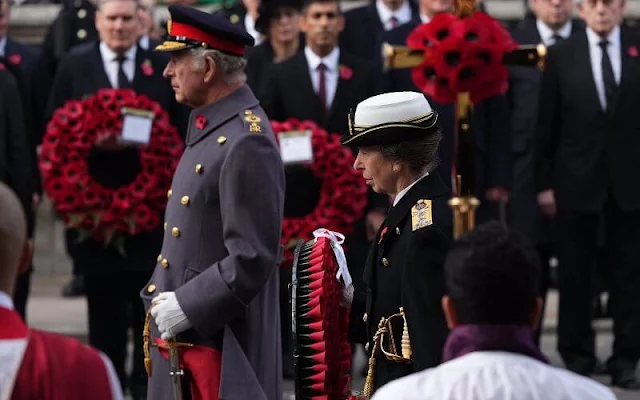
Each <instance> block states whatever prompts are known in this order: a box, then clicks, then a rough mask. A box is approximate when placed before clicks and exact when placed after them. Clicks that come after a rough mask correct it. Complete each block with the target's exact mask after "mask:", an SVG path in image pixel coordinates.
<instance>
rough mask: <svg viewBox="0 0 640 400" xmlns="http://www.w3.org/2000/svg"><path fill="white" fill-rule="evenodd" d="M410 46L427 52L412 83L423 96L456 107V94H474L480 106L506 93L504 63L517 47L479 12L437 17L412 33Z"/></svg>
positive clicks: (506, 72) (472, 98)
mask: <svg viewBox="0 0 640 400" xmlns="http://www.w3.org/2000/svg"><path fill="white" fill-rule="evenodd" d="M407 46H408V47H410V48H412V49H419V50H424V61H423V62H422V64H421V65H419V66H417V67H415V68H414V69H413V70H412V78H413V82H414V83H415V84H416V86H418V87H419V88H420V89H421V90H422V92H423V93H425V94H427V95H428V96H429V97H431V98H432V99H434V100H435V101H438V102H441V103H453V102H455V101H456V94H458V93H463V92H469V93H470V96H471V101H472V102H473V103H478V102H480V101H482V100H484V99H486V98H488V97H492V96H496V95H499V94H503V93H504V92H505V91H506V90H507V85H508V70H507V67H506V66H505V65H504V64H503V63H502V59H503V57H504V55H505V53H509V52H511V51H513V50H515V49H516V48H517V43H516V42H514V41H513V40H512V39H511V36H510V35H509V33H508V32H507V30H506V29H505V28H504V27H503V26H502V24H501V23H500V22H498V21H497V20H495V19H493V18H491V17H490V16H488V15H487V14H485V13H483V12H479V11H477V12H475V13H474V14H473V15H471V16H469V17H464V18H460V17H457V16H455V15H453V14H448V13H443V14H438V15H436V16H435V17H434V18H433V19H432V20H431V21H430V22H429V23H426V24H422V25H418V26H417V27H416V28H415V29H414V30H413V31H412V32H411V33H410V34H409V36H408V37H407Z"/></svg>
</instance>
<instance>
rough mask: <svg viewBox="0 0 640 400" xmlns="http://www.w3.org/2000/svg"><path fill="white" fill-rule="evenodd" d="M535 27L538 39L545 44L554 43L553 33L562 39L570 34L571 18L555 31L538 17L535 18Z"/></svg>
mask: <svg viewBox="0 0 640 400" xmlns="http://www.w3.org/2000/svg"><path fill="white" fill-rule="evenodd" d="M536 27H537V28H538V33H539V34H540V39H542V42H543V43H544V44H545V45H547V46H550V45H552V44H555V43H553V35H560V36H561V37H562V38H563V39H566V38H568V37H569V36H570V35H571V20H569V21H567V22H566V23H565V24H564V25H562V28H560V29H558V30H557V31H554V30H553V29H551V28H549V26H548V25H547V24H545V23H544V22H542V20H540V19H536Z"/></svg>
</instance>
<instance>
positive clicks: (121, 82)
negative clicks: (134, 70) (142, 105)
mask: <svg viewBox="0 0 640 400" xmlns="http://www.w3.org/2000/svg"><path fill="white" fill-rule="evenodd" d="M116 61H117V62H118V88H119V89H130V88H131V82H129V79H128V78H127V75H125V73H124V69H123V68H122V66H123V64H124V62H125V61H127V57H125V56H118V57H116Z"/></svg>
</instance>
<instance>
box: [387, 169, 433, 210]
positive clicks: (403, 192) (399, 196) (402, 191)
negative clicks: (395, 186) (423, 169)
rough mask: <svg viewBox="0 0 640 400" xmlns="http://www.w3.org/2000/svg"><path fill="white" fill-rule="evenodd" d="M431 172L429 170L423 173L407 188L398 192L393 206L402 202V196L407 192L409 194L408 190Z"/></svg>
mask: <svg viewBox="0 0 640 400" xmlns="http://www.w3.org/2000/svg"><path fill="white" fill-rule="evenodd" d="M428 175H429V173H428V172H427V173H426V174H424V175H422V176H421V177H420V178H418V179H416V180H415V181H414V182H413V183H412V184H411V185H409V186H407V187H406V188H404V189H402V190H401V191H400V192H398V194H397V195H396V197H395V198H394V199H393V206H394V207H395V206H396V204H398V203H399V202H400V199H402V197H404V195H405V194H407V192H408V191H409V190H410V189H411V188H412V187H413V186H414V185H415V184H416V183H418V181H420V179H422V178H424V177H426V176H428Z"/></svg>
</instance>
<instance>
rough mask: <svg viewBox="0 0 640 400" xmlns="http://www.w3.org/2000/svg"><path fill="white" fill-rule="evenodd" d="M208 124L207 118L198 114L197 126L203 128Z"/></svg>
mask: <svg viewBox="0 0 640 400" xmlns="http://www.w3.org/2000/svg"><path fill="white" fill-rule="evenodd" d="M205 126H207V119H206V118H205V117H204V116H203V115H196V128H198V129H199V130H203V129H204V127H205Z"/></svg>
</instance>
